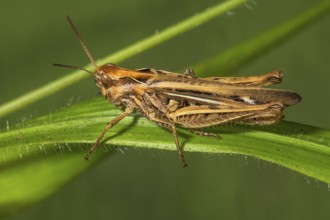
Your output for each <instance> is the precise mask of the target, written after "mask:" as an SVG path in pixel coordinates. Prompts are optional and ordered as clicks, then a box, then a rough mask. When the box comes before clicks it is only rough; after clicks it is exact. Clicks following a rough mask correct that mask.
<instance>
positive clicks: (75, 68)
mask: <svg viewBox="0 0 330 220" xmlns="http://www.w3.org/2000/svg"><path fill="white" fill-rule="evenodd" d="M53 66H57V67H64V68H68V69H74V70H83V71H85V72H87V73H89V74H91V75H94V73H93V72H91V71H89V70H88V69H85V68H84V67H80V66H70V65H66V64H59V63H53Z"/></svg>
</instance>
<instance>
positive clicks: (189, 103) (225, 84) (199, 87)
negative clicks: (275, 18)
mask: <svg viewBox="0 0 330 220" xmlns="http://www.w3.org/2000/svg"><path fill="white" fill-rule="evenodd" d="M67 20H68V22H69V24H70V26H71V28H72V29H73V31H74V33H75V35H76V36H77V38H78V40H79V42H80V44H81V46H82V47H83V49H84V51H85V53H86V54H87V56H88V57H89V60H90V62H91V63H92V64H93V66H94V67H95V72H90V71H89V70H87V69H84V68H82V67H75V66H68V65H63V64H54V65H55V66H61V67H67V68H73V69H81V70H84V71H86V72H88V73H91V74H92V75H93V76H94V79H95V82H96V85H97V87H98V88H99V90H100V91H101V93H102V94H103V96H104V97H105V98H106V99H108V101H109V102H111V103H112V104H114V105H116V106H118V107H119V108H121V109H122V110H123V113H122V114H120V115H118V116H117V117H115V118H114V119H112V120H111V121H110V122H109V123H108V124H107V125H106V126H105V128H104V129H103V131H102V133H101V134H100V136H99V137H98V138H97V139H96V141H95V143H94V145H93V146H92V147H91V148H90V149H89V151H88V152H87V154H86V156H85V157H84V158H85V159H86V160H88V158H89V156H90V155H91V154H92V153H93V152H94V150H95V149H96V147H97V146H98V145H99V143H100V141H101V140H102V139H103V137H104V135H105V134H106V132H107V131H108V130H109V129H110V128H112V127H113V126H114V125H116V124H117V123H118V122H119V121H120V120H122V119H123V118H125V117H126V116H127V115H129V114H130V113H132V112H134V111H138V112H139V113H140V114H141V115H143V116H145V117H146V118H147V119H149V120H150V121H152V122H154V123H156V124H158V125H160V126H162V127H164V128H167V129H168V130H170V131H171V132H172V135H173V138H174V142H175V145H176V148H177V151H178V153H179V156H180V159H181V162H182V164H183V166H184V167H185V166H187V163H186V160H185V158H184V154H183V151H182V148H181V146H180V142H179V140H178V135H177V130H176V125H179V126H180V127H182V128H185V129H187V130H189V131H191V132H193V133H194V134H197V135H202V136H213V137H217V138H220V136H219V135H218V134H214V133H209V132H206V131H204V130H203V128H206V127H210V126H216V125H221V124H225V123H229V122H233V123H239V124H248V125H270V124H273V123H276V122H278V121H280V120H281V119H282V118H283V116H284V115H283V110H284V109H285V108H286V107H288V106H291V105H294V104H297V103H298V102H300V100H301V97H300V96H299V95H298V94H297V93H295V92H292V91H287V90H279V89H270V88H263V86H268V85H272V84H277V83H280V82H281V81H282V77H283V74H282V73H281V72H280V71H273V72H269V73H266V74H263V75H259V76H251V77H207V78H198V77H196V76H195V73H194V71H193V70H191V69H188V70H186V71H185V72H184V73H174V72H169V71H164V70H157V69H152V68H142V69H136V70H132V69H126V68H122V67H118V66H116V65H114V64H109V63H108V64H104V65H102V66H97V65H96V62H95V60H94V59H93V57H92V55H91V53H90V52H89V50H88V49H87V47H86V45H85V43H84V42H83V40H82V37H81V35H80V34H79V32H78V30H77V28H76V27H75V26H74V24H73V22H72V20H71V19H70V18H69V17H68V16H67Z"/></svg>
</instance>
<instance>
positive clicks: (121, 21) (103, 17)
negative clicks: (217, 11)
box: [0, 0, 330, 220]
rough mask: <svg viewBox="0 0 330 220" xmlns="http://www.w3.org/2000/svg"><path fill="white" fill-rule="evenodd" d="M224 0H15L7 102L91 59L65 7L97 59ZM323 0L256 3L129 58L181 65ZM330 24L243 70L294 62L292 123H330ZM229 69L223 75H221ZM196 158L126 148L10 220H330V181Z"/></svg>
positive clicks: (4, 62) (227, 158) (51, 104)
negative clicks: (297, 97)
mask: <svg viewBox="0 0 330 220" xmlns="http://www.w3.org/2000/svg"><path fill="white" fill-rule="evenodd" d="M217 3H218V1H216V0H207V1H206V0H205V1H188V0H183V1H174V0H166V1H165V0H161V1H152V0H141V1H129V0H121V1H113V0H111V1H100V0H95V1H93V2H92V1H60V0H59V1H56V2H55V1H49V2H47V1H41V0H39V1H37V0H34V1H27V2H23V1H17V0H14V1H7V2H3V3H2V6H1V8H0V28H1V35H0V48H1V50H0V74H1V80H0V88H1V98H0V101H1V103H4V102H6V101H9V100H11V99H13V98H15V97H17V96H19V95H21V94H24V93H25V92H27V91H30V90H32V89H34V88H36V87H38V86H41V85H44V84H45V83H47V82H50V81H52V80H54V79H57V78H59V77H60V76H63V75H64V74H66V73H68V72H69V71H67V70H65V69H60V68H54V67H52V66H51V64H52V63H64V64H71V65H78V66H83V65H85V64H86V63H87V62H88V60H87V58H86V56H85V54H84V53H83V51H82V49H81V48H80V45H79V44H78V42H77V40H76V39H75V37H74V35H73V33H72V31H71V30H70V28H69V25H68V24H67V22H66V20H65V17H64V16H65V15H70V16H71V17H72V19H73V20H74V22H75V24H76V26H77V27H78V29H79V30H80V32H81V34H82V35H83V38H84V39H85V42H86V44H87V45H88V47H89V49H90V50H91V52H92V54H93V56H94V57H95V58H98V57H103V56H105V55H108V54H110V53H112V52H114V51H116V50H119V49H121V48H123V47H125V46H127V45H129V44H132V43H134V42H136V41H137V40H139V39H141V38H144V37H146V36H149V35H150V34H153V33H155V32H157V31H159V30H162V29H164V28H166V27H167V26H169V25H172V24H173V23H177V22H179V21H181V20H182V19H185V18H187V17H189V16H191V15H193V14H195V13H197V12H199V11H202V10H204V9H206V8H207V7H209V6H212V5H214V4H217ZM315 3H316V1H313V0H306V1H298V0H294V1H290V2H288V1H284V0H278V1H253V2H250V3H249V4H248V5H246V6H243V7H240V8H239V9H236V10H234V11H232V12H231V13H228V14H227V15H224V16H221V17H219V18H217V19H215V20H213V21H211V22H209V23H207V24H205V25H203V26H202V27H199V28H197V29H194V30H193V31H190V32H187V33H185V34H183V35H180V36H179V37H177V38H175V39H173V40H170V41H168V42H166V43H164V44H162V45H160V46H157V47H154V48H152V49H151V50H148V51H147V52H145V53H143V54H140V55H138V56H135V57H133V58H131V59H129V60H127V61H125V62H124V63H121V64H120V65H121V66H125V67H128V68H140V67H154V68H159V69H167V70H172V71H175V70H181V69H183V68H186V67H190V66H193V65H194V64H196V63H198V62H200V61H202V60H205V59H208V58H209V57H212V56H213V55H215V54H217V53H219V52H221V51H225V50H226V49H229V48H230V47H232V46H234V45H237V44H238V43H240V42H243V41H245V40H247V39H249V38H251V37H253V36H256V35H258V34H259V33H262V32H263V31H265V30H267V29H268V28H272V27H273V26H275V25H277V24H279V23H281V22H285V21H286V20H288V19H290V18H292V17H294V16H295V15H297V14H298V13H301V12H303V11H305V10H307V9H308V8H309V7H311V6H312V5H313V4H315ZM329 24H330V16H324V17H323V18H322V19H320V20H318V21H317V22H315V23H313V25H311V26H309V27H308V28H306V29H305V30H303V31H302V32H300V33H298V34H297V35H294V36H293V37H292V38H290V39H289V40H287V41H285V42H284V43H283V44H281V45H279V46H277V47H276V48H273V49H272V50H271V51H269V52H267V53H266V54H263V55H262V56H260V57H259V58H258V59H255V60H254V61H253V62H251V63H249V64H248V65H245V66H244V67H242V68H239V69H238V70H237V71H236V72H235V73H237V75H253V74H261V73H264V72H267V71H271V70H274V69H281V70H283V72H284V74H285V79H284V82H283V83H282V84H281V85H279V86H278V87H280V88H287V89H290V90H295V91H297V92H299V93H300V94H301V95H302V97H303V102H302V103H301V104H299V105H297V106H294V107H292V108H290V109H288V110H287V114H286V115H287V117H286V119H287V120H290V121H296V122H299V123H304V124H309V125H313V126H319V127H324V128H330V118H329V117H327V115H328V113H329V106H330V103H329V101H328V94H329V92H330V89H329V82H330V62H329V59H330V45H329V39H330V28H329V27H330V26H329ZM110 62H111V61H110ZM197 74H198V73H197ZM217 74H218V75H220V74H221V73H214V75H217ZM96 92H97V89H96V86H95V85H94V82H93V80H92V79H91V78H89V79H87V80H84V81H83V82H80V83H78V84H77V85H74V86H71V87H70V88H69V89H66V90H64V91H62V92H59V93H57V94H56V95H53V96H51V97H49V98H47V99H46V100H41V101H40V102H38V103H36V104H33V105H31V106H30V107H28V108H26V109H24V110H21V111H18V112H15V114H12V115H9V116H7V117H5V118H2V119H0V123H1V124H0V127H1V128H4V127H6V124H7V122H8V123H9V124H15V123H16V122H20V121H22V120H26V119H29V118H31V117H36V116H38V115H42V114H47V113H49V112H51V111H55V110H56V109H59V108H60V107H63V106H66V105H68V104H70V103H72V102H77V101H79V100H85V99H91V98H94V97H95V94H96ZM169 135H170V134H169ZM265 147H266V146H265ZM186 157H187V160H188V161H189V162H190V163H189V168H187V169H181V167H180V166H179V165H178V161H177V160H178V158H177V153H176V152H175V151H173V152H165V151H151V150H148V151H147V150H140V149H139V150H129V151H125V153H123V154H121V153H117V154H115V155H112V156H109V157H108V158H107V159H106V160H104V161H103V162H102V163H101V164H99V165H98V166H96V167H94V168H93V169H92V170H89V171H88V172H86V173H85V174H84V175H82V176H80V177H78V178H76V179H75V180H74V181H72V182H71V183H69V184H68V185H66V186H65V187H63V188H62V189H60V190H59V191H58V192H57V193H56V194H54V195H53V196H51V197H49V198H47V199H46V200H43V201H42V202H41V203H39V204H37V205H35V206H34V207H31V208H28V209H26V210H23V211H22V212H20V213H18V214H17V215H16V216H13V217H12V218H10V219H15V220H16V219H17V220H18V219H59V218H61V219H73V218H75V219H78V218H79V219H91V218H95V219H105V218H107V219H109V218H112V219H133V218H134V219H169V218H173V219H179V218H180V219H202V218H206V219H219V218H225V219H311V218H313V219H328V218H329V217H328V216H330V209H329V205H330V189H329V186H327V185H326V184H324V183H320V182H317V181H315V180H313V179H309V178H307V177H304V176H302V175H300V174H297V173H295V172H292V171H290V170H287V169H285V168H282V167H279V166H277V165H273V164H270V163H267V162H264V161H261V160H259V159H254V158H250V157H245V156H238V155H216V156H214V155H208V154H197V153H187V155H186ZM83 162H84V161H82V163H83ZM58 175H60V174H58ZM22 181H24V180H22ZM40 181H42V179H41V180H40ZM0 196H1V195H0Z"/></svg>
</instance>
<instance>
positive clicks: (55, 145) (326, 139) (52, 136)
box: [0, 98, 330, 213]
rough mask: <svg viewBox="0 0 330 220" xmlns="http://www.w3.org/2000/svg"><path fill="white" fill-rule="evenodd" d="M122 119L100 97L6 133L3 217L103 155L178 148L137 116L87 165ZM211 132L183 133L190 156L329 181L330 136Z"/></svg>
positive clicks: (291, 130)
mask: <svg viewBox="0 0 330 220" xmlns="http://www.w3.org/2000/svg"><path fill="white" fill-rule="evenodd" d="M119 113H120V111H119V110H118V109H117V108H116V107H114V106H112V105H109V104H108V103H107V101H106V100H105V99H104V98H98V99H96V100H92V101H89V102H86V103H80V104H77V105H73V106H71V107H70V108H66V109H62V110H60V111H58V112H57V113H54V114H51V115H48V116H44V117H41V118H37V119H34V120H31V121H28V122H24V123H22V124H20V125H18V126H17V127H15V128H9V130H8V131H3V132H1V134H0V140H1V141H0V146H1V147H0V158H1V160H0V170H1V172H0V195H2V196H1V197H0V207H1V209H3V210H1V211H2V212H5V213H8V212H9V211H14V210H16V209H18V208H21V207H24V206H26V205H29V204H31V203H33V202H35V201H38V200H39V199H41V198H43V197H45V196H47V195H49V194H50V193H52V192H53V191H54V190H56V188H58V187H59V186H61V185H62V184H64V183H65V182H67V181H68V180H69V179H71V178H72V177H74V176H76V175H78V174H79V173H81V172H83V171H84V170H85V169H87V168H88V167H89V166H90V165H92V164H94V163H96V162H97V161H99V160H100V158H102V157H103V156H106V155H108V154H106V153H104V151H110V152H112V151H116V150H118V149H123V148H144V149H158V150H173V151H175V150H176V148H175V145H174V143H173V139H172V136H171V133H170V132H168V131H167V130H164V129H162V128H160V127H159V126H157V125H155V124H154V123H152V122H150V121H148V120H147V119H145V118H138V117H135V116H134V115H133V116H130V117H127V118H125V119H124V120H122V121H121V122H120V123H119V124H118V125H116V126H115V127H113V128H112V129H111V131H110V132H108V134H107V136H106V141H105V142H106V143H103V144H104V145H103V147H101V149H103V150H98V151H97V152H96V153H95V154H93V155H92V157H91V162H86V161H84V160H83V155H84V154H85V153H86V150H87V149H88V147H90V146H91V144H92V143H93V142H94V141H95V138H96V137H97V136H98V135H99V134H100V132H101V131H102V129H103V127H104V125H105V124H106V123H107V122H108V121H109V120H110V119H111V118H114V117H115V116H117V115H118V114H119ZM210 130H211V131H212V132H218V133H220V134H221V136H222V138H223V139H222V140H217V139H215V138H210V137H200V136H196V135H193V134H190V133H189V132H186V131H185V130H182V129H179V135H180V141H181V143H184V150H185V152H202V153H214V154H218V153H230V154H244V155H250V156H253V157H257V158H260V159H263V160H266V161H270V162H272V163H276V164H279V165H281V166H284V167H287V168H289V169H291V170H295V171H297V172H299V173H302V174H305V175H307V176H310V177H313V178H316V179H318V180H320V181H323V182H326V183H330V147H329V145H330V131H329V130H326V129H321V128H316V127H311V126H306V125H302V124H296V123H292V122H282V123H280V124H278V125H275V126H266V127H252V128H251V127H245V126H235V125H227V126H220V127H217V128H213V129H210ZM188 163H190V164H193V163H194V161H193V160H188ZM179 168H180V161H179V157H178V169H179ZM188 169H189V168H188ZM22 179H24V182H23V181H21V180H22ZM40 180H41V181H42V182H39V181H40ZM3 195H5V196H3Z"/></svg>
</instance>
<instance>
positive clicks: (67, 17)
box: [56, 15, 98, 72]
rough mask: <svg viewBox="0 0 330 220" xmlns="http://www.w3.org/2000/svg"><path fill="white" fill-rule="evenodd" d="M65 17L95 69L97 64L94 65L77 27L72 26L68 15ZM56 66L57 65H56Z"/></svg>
mask: <svg viewBox="0 0 330 220" xmlns="http://www.w3.org/2000/svg"><path fill="white" fill-rule="evenodd" d="M66 19H67V20H68V22H69V24H70V26H71V28H72V30H73V31H74V33H75V35H76V36H77V38H78V40H79V43H80V44H81V46H82V47H83V49H84V51H85V53H86V54H87V56H88V58H89V60H90V61H91V63H92V64H93V66H94V67H95V68H96V69H97V68H98V66H97V65H96V62H95V60H94V59H93V57H92V54H91V53H90V52H89V50H88V48H87V46H86V44H85V43H84V41H83V39H82V37H81V35H80V34H79V32H78V30H77V28H76V27H75V26H74V24H73V21H72V20H71V18H70V17H69V16H68V15H67V16H66ZM56 66H58V65H56ZM64 66H65V65H64ZM67 67H68V66H67ZM69 68H70V67H69ZM87 72H88V71H87Z"/></svg>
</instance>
